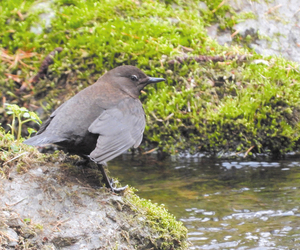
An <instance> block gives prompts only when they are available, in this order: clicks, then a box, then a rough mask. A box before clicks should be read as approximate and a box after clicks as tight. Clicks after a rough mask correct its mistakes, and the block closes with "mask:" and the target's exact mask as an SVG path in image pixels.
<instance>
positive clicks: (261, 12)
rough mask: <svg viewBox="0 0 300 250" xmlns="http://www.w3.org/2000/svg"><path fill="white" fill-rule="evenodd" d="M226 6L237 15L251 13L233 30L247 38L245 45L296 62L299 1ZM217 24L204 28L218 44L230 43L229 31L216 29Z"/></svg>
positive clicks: (299, 59)
mask: <svg viewBox="0 0 300 250" xmlns="http://www.w3.org/2000/svg"><path fill="white" fill-rule="evenodd" d="M228 4H229V5H230V6H231V7H232V8H233V9H234V11H236V12H237V13H239V14H243V13H246V12H251V13H253V14H254V16H255V18H253V19H251V18H247V19H245V20H244V21H242V22H240V23H238V24H236V25H235V26H234V29H235V30H236V32H237V33H238V34H239V35H241V36H242V37H244V38H246V37H247V36H248V38H249V40H250V42H249V44H248V46H249V47H250V48H252V49H254V50H255V51H256V52H257V53H258V54H263V55H266V56H269V55H282V56H283V57H285V58H287V59H289V60H293V61H297V62H300V2H299V1H297V0H275V1H248V0H242V1H234V0H230V1H229V2H228ZM218 27H219V25H218V24H215V25H212V26H210V27H208V34H209V35H210V36H211V37H212V38H214V39H216V40H217V41H218V42H219V43H220V44H222V45H224V44H228V45H230V44H232V36H231V32H229V31H220V30H218Z"/></svg>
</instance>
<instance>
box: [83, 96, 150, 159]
mask: <svg viewBox="0 0 300 250" xmlns="http://www.w3.org/2000/svg"><path fill="white" fill-rule="evenodd" d="M145 125H146V120H145V113H144V110H143V106H142V104H141V102H140V100H138V99H133V98H126V99H124V100H122V101H121V102H120V103H119V104H118V105H117V106H116V107H114V108H111V109H106V110H104V111H103V112H102V113H101V115H100V116H99V117H98V118H97V119H96V120H95V121H94V122H93V123H92V124H91V125H90V127H89V129H88V130H89V132H91V133H94V134H99V137H98V140H97V145H96V148H95V149H94V151H92V152H91V154H90V157H91V158H92V159H93V160H94V161H96V162H97V163H101V164H104V163H106V162H107V161H109V160H111V159H113V158H115V157H117V156H118V155H120V154H122V153H123V152H124V151H126V150H127V149H129V148H131V147H133V146H134V147H135V148H136V147H138V146H139V145H140V143H141V141H142V139H143V132H144V129H145Z"/></svg>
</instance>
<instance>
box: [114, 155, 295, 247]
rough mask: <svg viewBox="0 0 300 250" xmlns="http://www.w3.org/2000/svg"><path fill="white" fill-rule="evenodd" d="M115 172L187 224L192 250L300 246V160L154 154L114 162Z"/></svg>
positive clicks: (138, 192) (117, 176)
mask: <svg viewBox="0 0 300 250" xmlns="http://www.w3.org/2000/svg"><path fill="white" fill-rule="evenodd" d="M109 171H110V175H111V176H114V177H115V178H118V180H119V181H120V182H121V183H122V185H125V184H129V185H130V186H133V187H135V188H136V189H138V191H137V194H138V195H139V196H140V197H142V198H145V199H150V200H152V202H154V203H158V204H164V205H165V207H166V208H167V209H168V210H169V211H170V212H171V213H172V214H174V215H175V216H176V218H177V219H178V220H180V221H182V222H183V224H184V225H185V226H186V227H187V228H188V238H189V241H190V242H191V243H192V245H191V246H190V249H260V250H264V249H268V250H269V249H300V220H299V217H300V202H299V200H300V160H299V158H293V159H289V160H280V161H234V160H232V161H231V160H220V159H209V158H203V157H202V158H199V157H188V158H180V159H176V160H173V161H172V160H171V159H169V160H164V161H163V162H158V161H156V160H155V157H154V156H147V158H146V159H145V158H141V159H134V160H132V159H131V155H130V154H124V155H122V156H120V157H118V158H116V159H115V160H113V161H111V162H109Z"/></svg>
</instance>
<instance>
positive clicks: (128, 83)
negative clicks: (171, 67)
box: [107, 65, 165, 98]
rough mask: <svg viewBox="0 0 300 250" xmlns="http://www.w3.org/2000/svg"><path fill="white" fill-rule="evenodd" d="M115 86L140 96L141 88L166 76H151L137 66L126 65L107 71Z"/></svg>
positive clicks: (136, 96) (133, 95) (134, 95)
mask: <svg viewBox="0 0 300 250" xmlns="http://www.w3.org/2000/svg"><path fill="white" fill-rule="evenodd" d="M107 74H109V76H110V78H111V81H112V82H111V83H112V84H113V85H114V87H116V88H119V89H120V90H122V91H124V92H126V93H127V94H129V95H130V96H132V97H134V98H138V96H139V94H140V92H141V90H142V89H143V88H144V87H145V86H147V85H148V84H150V83H156V82H162V81H165V79H164V78H156V77H149V76H147V75H146V74H145V73H144V72H143V71H141V70H140V69H138V68H137V67H134V66H130V65H125V66H119V67H116V68H114V69H112V70H110V71H109V72H107Z"/></svg>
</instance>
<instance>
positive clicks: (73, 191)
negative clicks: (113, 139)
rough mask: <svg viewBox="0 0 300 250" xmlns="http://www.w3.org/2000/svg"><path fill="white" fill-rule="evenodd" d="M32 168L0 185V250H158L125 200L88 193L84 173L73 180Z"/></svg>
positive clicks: (90, 180)
mask: <svg viewBox="0 0 300 250" xmlns="http://www.w3.org/2000/svg"><path fill="white" fill-rule="evenodd" d="M36 165H37V166H35V167H32V166H31V168H30V169H29V170H28V171H26V173H21V174H20V173H18V171H17V168H14V169H12V170H11V172H10V175H9V178H7V179H2V180H1V182H0V249H23V248H24V247H25V248H26V249H28V248H29V249H114V248H116V249H150V248H151V247H154V246H155V245H156V247H157V246H159V244H160V243H159V241H160V239H159V237H160V236H159V233H157V232H156V231H155V230H153V229H151V228H150V227H149V226H147V225H146V223H145V221H146V218H145V216H144V215H143V214H142V213H139V212H137V211H136V210H134V209H132V207H131V205H132V204H130V202H128V200H126V194H124V196H118V195H115V194H112V193H110V192H108V191H107V190H106V189H104V188H103V189H102V188H94V187H93V186H94V183H95V175H94V176H93V173H90V172H89V171H90V170H81V171H82V173H81V174H80V173H78V172H77V173H76V174H74V173H72V171H70V169H69V168H62V167H60V166H56V167H55V166H53V165H50V163H49V166H38V164H36ZM155 241H156V243H157V244H158V245H157V244H156V243H154V242H155ZM153 243H154V244H153ZM155 249H157V248H155Z"/></svg>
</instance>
